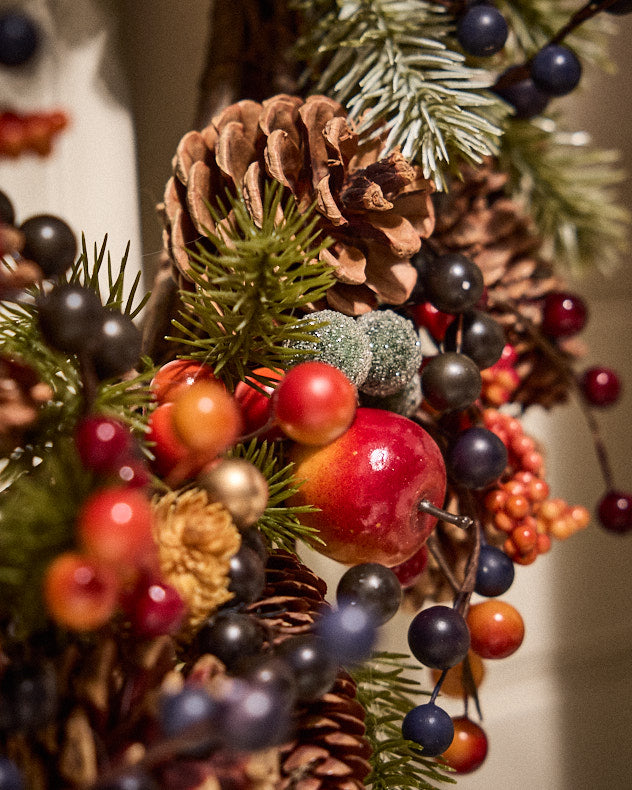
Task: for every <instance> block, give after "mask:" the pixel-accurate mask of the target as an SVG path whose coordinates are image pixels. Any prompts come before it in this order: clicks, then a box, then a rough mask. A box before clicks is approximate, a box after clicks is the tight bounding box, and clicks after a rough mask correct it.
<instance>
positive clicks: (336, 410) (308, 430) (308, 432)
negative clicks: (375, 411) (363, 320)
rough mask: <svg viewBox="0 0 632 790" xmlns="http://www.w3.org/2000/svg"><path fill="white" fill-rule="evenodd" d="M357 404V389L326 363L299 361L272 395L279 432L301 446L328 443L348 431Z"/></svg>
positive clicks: (340, 372)
mask: <svg viewBox="0 0 632 790" xmlns="http://www.w3.org/2000/svg"><path fill="white" fill-rule="evenodd" d="M356 405H357V392H356V388H355V387H354V386H353V384H352V383H351V382H350V381H349V379H348V378H347V377H346V376H345V374H344V373H343V372H342V371H341V370H339V369H338V368H335V367H333V365H328V364H326V363H325V362H301V363H300V364H298V365H296V367H294V368H292V370H290V371H289V372H288V373H286V375H285V377H284V379H283V380H282V381H281V383H280V384H279V386H278V387H277V388H276V390H275V392H274V395H273V409H274V414H275V417H276V421H277V423H278V425H279V427H280V428H281V430H282V431H283V432H284V433H285V434H286V435H287V436H289V437H290V438H291V439H294V441H296V442H299V443H300V444H307V445H313V446H320V445H325V444H330V443H331V442H333V441H334V440H335V439H337V438H338V437H339V436H342V434H343V433H344V432H345V431H346V430H347V428H348V427H349V426H350V425H351V422H352V421H353V417H354V415H355V411H356Z"/></svg>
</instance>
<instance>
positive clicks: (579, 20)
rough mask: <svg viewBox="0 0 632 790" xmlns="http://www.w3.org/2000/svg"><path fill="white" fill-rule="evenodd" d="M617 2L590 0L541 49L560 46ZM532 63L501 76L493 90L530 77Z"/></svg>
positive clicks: (528, 62)
mask: <svg viewBox="0 0 632 790" xmlns="http://www.w3.org/2000/svg"><path fill="white" fill-rule="evenodd" d="M616 2H617V0H589V2H588V3H586V5H584V6H582V7H581V8H580V9H579V10H578V11H576V12H575V13H574V14H573V15H572V16H571V18H570V19H569V20H568V22H567V23H566V24H565V25H564V26H563V27H561V28H560V29H559V30H558V31H557V33H556V34H555V35H554V36H553V37H552V38H551V39H549V41H547V42H546V44H543V45H542V47H540V49H544V47H547V46H549V45H551V44H560V43H561V42H562V41H564V39H565V38H566V37H567V36H568V35H570V34H571V33H572V32H573V31H574V30H575V29H576V28H578V27H579V26H580V25H582V24H583V23H584V22H586V21H588V20H589V19H592V17H594V16H596V15H597V14H599V13H601V12H602V11H605V10H606V9H607V8H610V6H611V5H614V4H615V3H616ZM530 62H531V61H530V60H528V61H527V62H526V63H523V64H522V66H519V67H516V68H515V69H512V70H511V71H510V72H509V73H507V72H505V73H504V74H501V75H500V77H499V78H498V79H497V80H496V82H495V84H494V86H493V88H492V90H494V91H498V90H504V89H506V88H508V87H509V86H510V85H513V84H514V83H516V82H520V81H521V80H524V79H526V78H527V77H529V64H530Z"/></svg>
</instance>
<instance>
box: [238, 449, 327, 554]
mask: <svg viewBox="0 0 632 790" xmlns="http://www.w3.org/2000/svg"><path fill="white" fill-rule="evenodd" d="M231 455H232V457H234V458H245V459H246V460H247V461H250V463H251V464H253V465H254V466H256V467H257V469H258V470H259V471H260V472H261V474H262V475H263V476H264V477H265V479H266V480H267V482H268V504H267V506H266V509H265V511H264V513H263V514H262V516H261V517H260V518H259V520H258V521H257V527H258V528H259V529H260V530H261V533H262V534H263V536H264V538H265V539H266V542H267V543H268V545H270V546H272V547H277V548H280V549H285V550H286V551H289V552H292V553H293V554H295V553H296V543H297V542H298V541H302V542H303V543H305V544H306V545H308V546H313V545H314V544H316V543H321V544H322V543H323V541H322V539H321V538H320V537H319V536H318V531H317V530H315V529H314V528H313V527H309V526H307V525H306V524H302V523H301V520H300V516H301V514H302V513H311V512H314V511H315V510H316V509H317V508H315V507H311V506H309V505H300V506H298V505H290V504H288V500H289V499H290V498H291V497H292V496H293V495H294V494H295V493H296V492H297V491H298V485H297V482H296V480H295V479H294V477H293V472H292V470H293V467H294V464H293V463H289V464H284V463H283V461H282V459H281V457H280V453H279V447H278V446H277V445H275V444H273V443H271V444H268V443H267V442H266V441H264V442H261V443H258V442H257V440H256V439H252V440H251V441H250V443H249V444H248V445H243V444H238V445H237V446H236V447H234V448H233V449H232V451H231Z"/></svg>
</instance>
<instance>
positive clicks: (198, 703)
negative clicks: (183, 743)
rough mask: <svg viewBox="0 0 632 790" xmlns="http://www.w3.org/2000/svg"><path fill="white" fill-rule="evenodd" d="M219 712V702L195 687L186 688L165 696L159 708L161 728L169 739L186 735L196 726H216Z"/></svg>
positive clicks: (162, 697) (161, 699) (161, 698)
mask: <svg viewBox="0 0 632 790" xmlns="http://www.w3.org/2000/svg"><path fill="white" fill-rule="evenodd" d="M218 711H219V705H218V703H217V701H216V700H214V699H213V698H212V697H211V695H210V694H208V692H206V691H205V690H204V689H203V688H199V687H195V686H185V687H184V688H183V689H182V690H181V691H179V692H178V693H176V694H169V693H166V694H163V695H162V696H161V697H160V701H159V706H158V716H159V720H160V726H161V727H162V731H163V732H164V734H165V735H167V736H168V737H173V736H175V735H181V734H183V733H186V731H187V730H190V729H191V728H193V727H195V726H196V725H198V726H199V725H206V724H208V725H211V724H214V723H215V722H216V719H217V716H218Z"/></svg>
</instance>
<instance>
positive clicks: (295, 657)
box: [276, 634, 338, 701]
mask: <svg viewBox="0 0 632 790" xmlns="http://www.w3.org/2000/svg"><path fill="white" fill-rule="evenodd" d="M276 654H277V656H278V657H279V658H280V659H282V660H283V661H284V662H286V663H287V664H288V666H289V667H290V669H291V670H292V672H293V673H294V682H295V684H296V693H297V696H298V698H299V699H300V700H302V701H308V700H313V699H318V697H322V695H323V694H325V693H326V692H327V691H329V689H330V688H331V687H332V686H333V684H334V681H335V680H336V674H337V672H338V665H337V663H336V661H335V660H334V659H333V658H332V657H331V655H330V654H329V652H328V651H327V649H326V646H325V644H324V643H323V641H322V640H321V639H319V638H318V637H316V636H314V635H313V634H304V635H303V636H296V637H293V638H291V639H286V640H285V642H282V643H281V644H280V645H279V647H278V648H277V650H276Z"/></svg>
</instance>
